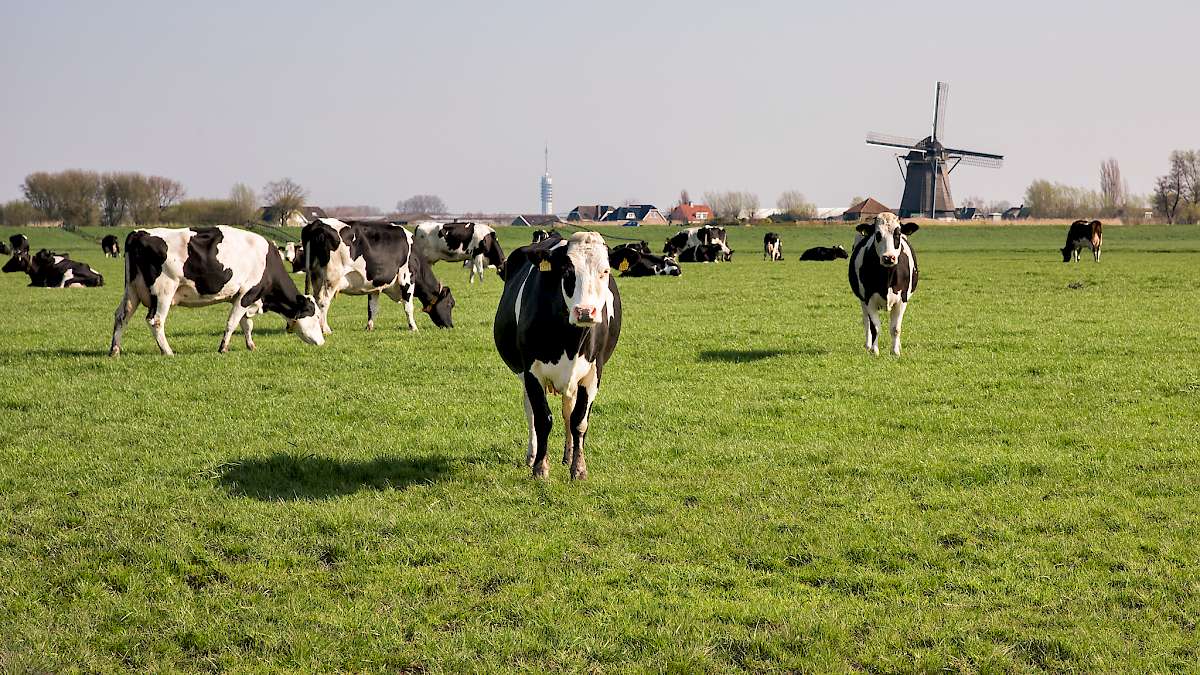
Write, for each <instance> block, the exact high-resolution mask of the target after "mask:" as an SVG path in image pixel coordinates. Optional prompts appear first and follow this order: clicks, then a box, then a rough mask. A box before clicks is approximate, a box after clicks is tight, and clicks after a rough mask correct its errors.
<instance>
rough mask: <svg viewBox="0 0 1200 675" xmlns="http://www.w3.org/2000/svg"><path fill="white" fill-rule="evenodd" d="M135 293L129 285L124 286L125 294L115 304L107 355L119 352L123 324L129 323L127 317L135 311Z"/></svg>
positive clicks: (123, 328)
mask: <svg viewBox="0 0 1200 675" xmlns="http://www.w3.org/2000/svg"><path fill="white" fill-rule="evenodd" d="M139 304H141V303H139V302H138V299H137V294H136V293H134V292H133V289H132V288H130V287H129V286H126V287H125V295H124V296H123V297H122V298H121V304H119V305H117V311H116V312H115V313H114V314H113V334H112V346H111V347H109V350H108V355H109V356H119V355H120V354H121V334H122V333H124V332H125V324H127V323H129V318H130V317H131V316H133V313H134V312H136V311H137V308H138V305H139Z"/></svg>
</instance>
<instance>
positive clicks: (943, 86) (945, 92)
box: [933, 82, 950, 141]
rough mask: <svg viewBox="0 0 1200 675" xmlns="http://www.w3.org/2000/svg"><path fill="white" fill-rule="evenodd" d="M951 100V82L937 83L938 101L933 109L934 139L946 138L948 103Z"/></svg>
mask: <svg viewBox="0 0 1200 675" xmlns="http://www.w3.org/2000/svg"><path fill="white" fill-rule="evenodd" d="M949 100H950V83H948V82H938V83H937V102H936V104H935V107H934V110H933V140H935V141H936V140H937V139H939V138H945V136H946V134H945V131H946V103H947V102H948V101H949Z"/></svg>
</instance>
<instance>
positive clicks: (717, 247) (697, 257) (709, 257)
mask: <svg viewBox="0 0 1200 675" xmlns="http://www.w3.org/2000/svg"><path fill="white" fill-rule="evenodd" d="M732 258H733V251H730V250H728V249H726V248H725V247H724V246H723V245H721V244H699V245H696V246H689V247H687V248H685V249H683V251H682V252H680V254H679V262H681V263H685V262H700V263H708V262H729V261H730V260H731V259H732Z"/></svg>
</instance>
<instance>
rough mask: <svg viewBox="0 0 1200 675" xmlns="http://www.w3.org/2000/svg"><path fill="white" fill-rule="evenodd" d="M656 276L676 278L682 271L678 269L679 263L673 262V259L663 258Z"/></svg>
mask: <svg viewBox="0 0 1200 675" xmlns="http://www.w3.org/2000/svg"><path fill="white" fill-rule="evenodd" d="M658 274H660V275H661V274H665V275H669V276H673V277H677V276H679V275H680V274H683V270H681V269H679V263H677V262H675V259H674V258H663V262H662V267H661V268H659V270H658Z"/></svg>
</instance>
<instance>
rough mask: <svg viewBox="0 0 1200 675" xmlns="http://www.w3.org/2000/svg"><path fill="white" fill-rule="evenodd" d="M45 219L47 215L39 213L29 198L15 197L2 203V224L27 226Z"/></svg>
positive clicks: (0, 218)
mask: <svg viewBox="0 0 1200 675" xmlns="http://www.w3.org/2000/svg"><path fill="white" fill-rule="evenodd" d="M45 219H46V216H44V215H42V214H41V213H39V212H38V210H37V209H35V208H34V207H33V204H30V203H29V202H28V201H27V200H24V199H14V200H12V201H11V202H8V203H7V204H0V225H5V226H8V227H25V226H26V225H28V224H30V223H36V222H38V221H39V220H45Z"/></svg>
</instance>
